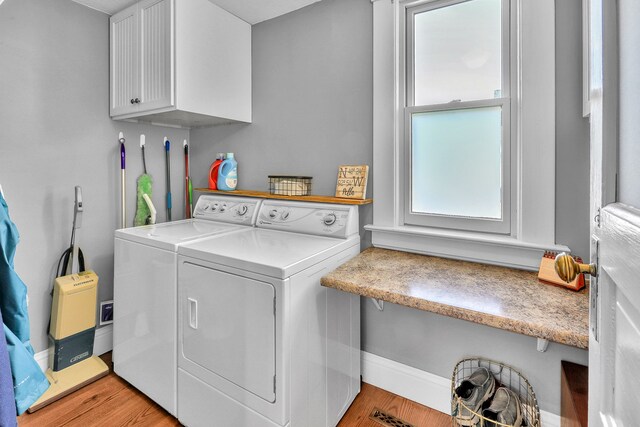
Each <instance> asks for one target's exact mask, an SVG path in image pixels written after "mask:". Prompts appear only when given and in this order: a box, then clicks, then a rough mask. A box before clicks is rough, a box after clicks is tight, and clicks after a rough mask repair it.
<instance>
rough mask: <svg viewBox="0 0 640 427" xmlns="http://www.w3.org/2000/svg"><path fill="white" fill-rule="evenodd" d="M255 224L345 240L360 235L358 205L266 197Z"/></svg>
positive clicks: (260, 226) (261, 226)
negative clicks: (287, 200)
mask: <svg viewBox="0 0 640 427" xmlns="http://www.w3.org/2000/svg"><path fill="white" fill-rule="evenodd" d="M256 227H259V228H269V229H273V230H282V231H291V232H294V233H304V234H316V235H320V236H329V237H338V238H342V239H346V238H347V237H350V236H352V235H354V234H358V208H357V206H347V205H331V204H325V203H307V202H284V201H277V200H265V201H263V202H262V205H261V206H260V210H259V212H258V219H257V222H256Z"/></svg>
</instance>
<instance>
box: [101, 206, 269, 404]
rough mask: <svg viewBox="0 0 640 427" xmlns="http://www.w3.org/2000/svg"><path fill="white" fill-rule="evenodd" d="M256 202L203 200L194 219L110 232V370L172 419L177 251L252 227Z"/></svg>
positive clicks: (174, 381) (175, 395)
mask: <svg viewBox="0 0 640 427" xmlns="http://www.w3.org/2000/svg"><path fill="white" fill-rule="evenodd" d="M260 202H261V200H260V199H248V198H238V197H233V196H218V195H215V196H213V195H203V196H201V197H200V198H199V199H198V202H197V204H196V207H195V210H194V215H193V216H194V218H193V219H189V220H183V221H174V222H167V223H162V224H156V225H148V226H142V227H135V228H125V229H121V230H117V231H116V232H115V247H114V284H113V300H114V316H113V365H114V371H115V372H116V374H118V375H119V376H120V377H122V378H124V379H125V380H127V381H128V382H129V383H131V384H132V385H133V386H134V387H136V388H137V389H138V390H140V391H141V392H142V393H144V394H146V395H147V396H149V397H150V398H151V399H152V400H153V401H155V402H156V403H158V404H159V405H160V406H162V407H163V408H164V409H166V410H167V411H168V412H169V413H171V414H172V415H173V416H177V379H176V375H177V344H176V340H177V319H176V313H177V250H178V247H179V246H180V245H182V244H184V243H187V242H192V241H196V240H198V239H203V238H212V237H213V236H222V235H226V234H229V233H233V232H237V231H240V230H242V229H244V228H248V227H251V226H253V225H254V224H255V219H256V215H257V212H258V206H259V204H260Z"/></svg>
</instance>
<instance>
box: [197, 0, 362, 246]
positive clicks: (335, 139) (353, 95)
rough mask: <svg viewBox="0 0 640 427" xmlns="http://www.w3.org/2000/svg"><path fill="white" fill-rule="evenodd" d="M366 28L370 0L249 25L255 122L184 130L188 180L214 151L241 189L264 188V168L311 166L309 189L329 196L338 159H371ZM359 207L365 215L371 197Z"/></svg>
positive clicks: (267, 171) (328, 3)
mask: <svg viewBox="0 0 640 427" xmlns="http://www.w3.org/2000/svg"><path fill="white" fill-rule="evenodd" d="M372 31H373V28H372V9H371V2H370V1H369V0H324V1H322V2H320V3H315V4H313V5H311V6H308V7H306V8H304V9H301V10H298V11H295V12H292V13H290V14H287V15H284V16H281V17H278V18H275V19H272V20H269V21H265V22H262V23H259V24H257V25H254V26H253V29H252V32H253V35H252V50H253V53H252V61H253V63H252V67H253V77H252V78H253V123H252V124H250V125H226V126H219V127H214V128H208V129H195V130H192V131H191V140H192V142H193V157H192V164H193V171H194V174H193V179H194V183H195V184H197V185H198V186H203V187H206V186H207V185H208V181H207V179H208V177H207V174H208V169H209V166H210V164H211V162H212V161H213V160H214V159H215V154H216V152H218V151H221V152H222V151H225V152H226V151H232V152H234V153H235V156H236V159H237V160H238V164H239V166H238V175H239V180H238V188H242V189H252V190H265V191H266V190H267V189H268V179H267V176H268V175H274V174H287V175H310V176H313V193H314V194H330V195H331V194H334V192H335V186H336V177H337V173H338V166H339V165H341V164H368V165H370V166H371V165H372V158H373V151H372V145H371V144H372V142H371V141H372V132H373V130H372V122H371V117H372V114H373V113H372V111H373V107H372V102H373V92H372V85H373V71H372V58H373V57H372V39H371V37H372ZM372 176H373V175H372V169H371V170H370V171H369V178H370V182H369V185H368V194H369V195H370V194H372V189H373V180H372V179H371V178H372ZM360 211H361V215H360V223H361V225H364V224H369V223H371V222H372V212H373V210H372V209H371V206H365V207H363V208H361V210H360ZM362 235H363V238H364V242H363V246H366V245H367V242H368V240H370V237H369V233H367V234H364V230H362Z"/></svg>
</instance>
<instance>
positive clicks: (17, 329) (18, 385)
mask: <svg viewBox="0 0 640 427" xmlns="http://www.w3.org/2000/svg"><path fill="white" fill-rule="evenodd" d="M19 240H20V235H19V234H18V229H17V228H16V226H15V224H14V223H13V222H12V221H11V218H10V217H9V208H8V207H7V202H6V201H5V200H4V198H3V197H2V195H0V311H1V312H2V320H3V323H4V324H3V329H4V333H5V338H6V341H7V347H8V350H9V362H10V365H11V374H12V377H13V392H14V395H15V401H16V413H17V414H18V415H20V414H22V413H23V412H24V411H26V410H27V408H29V406H31V405H32V404H33V403H34V402H35V401H36V400H38V398H39V397H40V396H41V395H42V393H44V392H45V390H46V389H47V388H48V387H49V381H47V378H46V377H45V376H44V374H43V373H42V371H41V370H40V366H38V363H37V362H36V361H35V359H34V357H33V348H32V347H31V343H30V332H29V313H28V311H27V286H26V285H25V284H24V282H23V281H22V280H21V279H20V278H19V277H18V275H17V273H16V272H15V270H14V266H13V259H14V256H15V253H16V247H17V246H18V242H19Z"/></svg>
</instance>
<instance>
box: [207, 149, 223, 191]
mask: <svg viewBox="0 0 640 427" xmlns="http://www.w3.org/2000/svg"><path fill="white" fill-rule="evenodd" d="M223 161H224V153H218V154H216V161H215V162H213V163H211V168H210V169H209V190H217V189H218V173H219V172H220V164H221V163H222V162H223Z"/></svg>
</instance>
